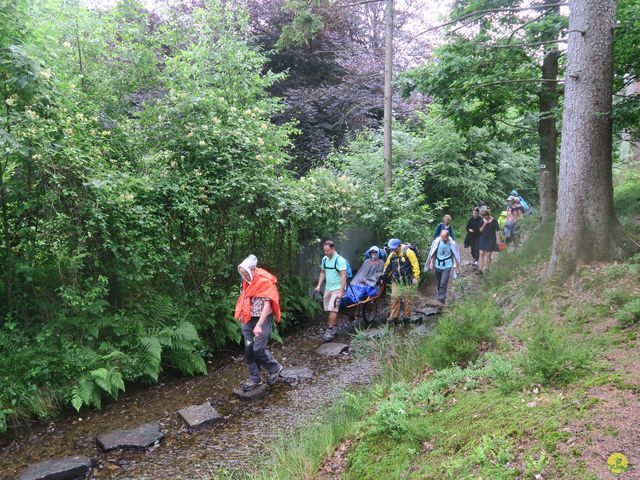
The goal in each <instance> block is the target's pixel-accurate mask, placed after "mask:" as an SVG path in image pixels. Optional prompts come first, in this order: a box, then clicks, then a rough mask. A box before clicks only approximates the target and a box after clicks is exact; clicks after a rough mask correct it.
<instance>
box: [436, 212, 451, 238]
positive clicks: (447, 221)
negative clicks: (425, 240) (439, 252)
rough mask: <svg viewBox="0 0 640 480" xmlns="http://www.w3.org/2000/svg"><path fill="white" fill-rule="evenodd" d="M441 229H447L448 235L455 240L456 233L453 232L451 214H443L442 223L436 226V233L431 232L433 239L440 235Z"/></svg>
mask: <svg viewBox="0 0 640 480" xmlns="http://www.w3.org/2000/svg"><path fill="white" fill-rule="evenodd" d="M442 230H447V231H448V232H449V236H450V237H451V238H452V239H453V240H455V239H456V235H455V233H453V225H451V215H445V216H444V217H442V223H439V224H438V226H437V227H436V233H434V234H433V239H434V240H435V239H436V238H438V237H439V236H440V232H442Z"/></svg>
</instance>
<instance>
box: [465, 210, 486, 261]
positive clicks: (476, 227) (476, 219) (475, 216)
mask: <svg viewBox="0 0 640 480" xmlns="http://www.w3.org/2000/svg"><path fill="white" fill-rule="evenodd" d="M483 223H484V221H483V220H482V217H481V216H480V208H479V207H476V208H474V209H473V213H472V216H471V218H469V220H468V221H467V229H466V230H467V236H466V237H465V239H464V246H465V248H471V256H472V257H473V267H472V268H473V269H474V270H477V269H478V260H480V249H479V247H480V233H481V232H480V227H482V224H483Z"/></svg>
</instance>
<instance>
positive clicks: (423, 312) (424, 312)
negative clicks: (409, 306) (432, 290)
mask: <svg viewBox="0 0 640 480" xmlns="http://www.w3.org/2000/svg"><path fill="white" fill-rule="evenodd" d="M415 313H416V315H420V316H421V317H430V316H432V315H438V314H439V313H440V309H438V308H436V307H424V308H421V309H418V310H416V311H415Z"/></svg>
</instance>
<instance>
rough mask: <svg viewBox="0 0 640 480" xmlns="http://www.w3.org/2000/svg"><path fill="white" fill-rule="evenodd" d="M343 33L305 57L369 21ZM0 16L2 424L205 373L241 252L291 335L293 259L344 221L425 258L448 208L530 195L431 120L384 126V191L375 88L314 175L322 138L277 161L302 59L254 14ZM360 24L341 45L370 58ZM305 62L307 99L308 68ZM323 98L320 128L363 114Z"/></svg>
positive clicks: (433, 109)
mask: <svg viewBox="0 0 640 480" xmlns="http://www.w3.org/2000/svg"><path fill="white" fill-rule="evenodd" d="M293 3H295V2H293ZM293 3H292V5H293ZM267 6H268V5H267ZM252 8H255V5H254V6H253V7H252ZM254 13H255V12H254ZM379 13H380V12H379V10H375V9H374V10H371V15H378V14H379ZM353 18H354V17H353V16H352V17H349V19H348V20H349V21H350V22H352V23H351V24H349V22H347V20H345V22H347V23H345V24H340V23H339V22H338V23H335V24H332V25H331V26H327V27H326V28H328V30H326V29H325V30H324V32H325V33H326V37H325V38H324V42H325V43H320V45H333V46H336V45H338V43H339V42H338V40H339V39H340V38H343V37H344V36H345V35H346V34H347V33H348V32H349V31H350V30H349V28H348V27H347V26H345V25H354V24H361V25H364V24H366V18H367V16H366V15H363V16H361V17H358V18H356V19H355V20H354V19H353ZM375 18H377V17H371V18H370V20H371V19H374V20H375ZM9 19H10V20H11V21H8V20H9ZM0 20H7V21H0V79H1V82H2V83H1V85H2V89H1V91H0V102H1V105H2V109H1V111H0V262H1V264H2V273H1V275H0V276H1V277H2V278H1V281H2V282H1V285H0V350H1V351H2V356H1V357H2V360H1V361H0V427H1V428H0V429H4V428H6V421H5V420H6V418H10V419H12V420H11V421H14V422H15V421H20V420H23V419H25V418H27V417H31V416H41V417H44V416H47V415H50V414H51V413H52V412H54V411H56V410H57V409H59V408H61V407H64V406H67V405H71V406H73V407H75V408H77V409H79V408H81V407H83V406H95V407H99V406H100V405H101V402H102V399H103V397H105V396H116V395H117V394H118V393H119V392H121V391H122V390H123V389H124V388H125V387H126V385H127V383H132V382H154V381H156V380H157V379H158V376H159V375H160V373H161V372H162V371H163V370H166V369H169V370H174V371H178V372H181V373H184V374H189V375H192V374H201V373H204V372H206V356H207V354H208V353H209V352H211V351H212V350H214V349H216V348H220V347H221V346H223V345H225V344H227V343H229V342H233V341H236V340H237V338H238V326H237V324H236V323H235V322H233V321H232V320H231V313H232V310H233V304H234V302H235V297H236V294H237V292H238V286H237V285H238V283H237V282H238V278H237V274H236V272H235V265H237V264H238V263H239V261H240V260H241V259H242V258H243V257H244V256H245V255H246V254H248V253H255V254H256V255H257V256H258V257H259V258H260V262H261V264H262V265H264V266H265V267H266V268H269V269H270V270H272V271H273V272H274V273H276V274H277V275H278V276H279V278H280V291H281V295H282V303H283V311H284V317H285V324H287V323H291V322H293V321H296V320H299V319H304V318H310V317H313V316H315V315H316V314H317V308H318V307H317V306H316V304H315V303H314V302H313V301H312V300H311V299H310V297H309V296H308V285H306V283H305V281H303V280H302V279H301V278H300V277H298V276H297V275H296V274H297V272H298V263H299V258H298V257H299V255H298V254H299V251H300V247H301V246H309V245H311V246H314V245H318V244H319V241H320V239H321V238H326V237H328V236H331V237H337V236H340V235H341V234H344V233H345V232H346V231H348V229H349V228H350V227H352V226H353V225H354V224H356V223H360V224H361V225H363V226H366V227H367V228H370V229H373V230H375V231H376V233H377V234H378V236H379V238H380V240H381V241H382V239H383V238H386V237H389V236H399V237H401V238H403V239H406V240H410V241H413V242H415V243H417V244H418V245H419V246H420V247H421V248H426V246H427V243H428V241H429V239H430V236H431V231H432V226H433V223H434V222H435V221H436V220H437V218H438V217H439V216H440V215H441V214H442V213H444V212H445V211H446V212H449V213H453V214H454V215H456V216H457V218H456V220H457V221H458V220H459V219H461V218H460V217H462V216H463V215H465V216H466V214H468V212H469V210H470V207H472V206H473V205H474V204H476V203H477V202H478V201H479V200H484V201H486V202H488V203H490V204H492V205H495V206H499V205H501V203H502V201H503V200H504V196H505V195H506V194H507V193H508V192H509V191H510V190H511V189H512V188H514V187H515V188H518V189H521V190H523V191H524V192H525V193H527V194H528V193H529V192H534V191H535V186H534V183H535V178H534V176H535V160H534V155H533V154H532V151H531V147H530V146H527V144H526V142H524V141H523V142H521V143H520V144H518V145H516V146H512V145H510V144H508V143H506V142H505V141H504V138H499V136H497V135H496V131H495V129H493V128H491V127H490V126H482V125H480V126H476V127H474V128H470V129H468V130H467V131H464V132H459V131H456V129H455V128H454V125H455V119H453V118H451V116H450V115H449V113H448V112H447V111H446V110H445V109H444V108H443V107H441V106H439V105H431V106H430V107H429V108H428V109H426V111H425V112H415V113H414V114H413V115H410V116H404V117H405V119H404V120H402V121H401V120H399V119H398V121H397V122H396V123H397V125H396V130H395V134H394V135H395V137H394V142H395V160H394V161H395V165H394V168H395V171H394V175H395V183H394V186H393V189H392V192H391V194H390V195H389V196H388V197H386V198H385V197H384V195H383V193H382V184H381V181H382V180H381V178H382V174H381V172H382V157H383V155H382V135H381V133H380V132H379V131H378V129H377V126H376V123H375V122H373V123H371V124H370V123H368V121H365V117H366V118H369V119H371V118H376V115H377V114H378V113H379V112H377V110H376V109H377V108H378V107H377V106H375V107H374V103H375V102H374V101H373V99H374V98H375V95H376V93H375V92H377V91H378V90H379V87H380V85H379V83H375V84H372V85H371V89H370V90H367V91H366V92H365V93H364V94H363V95H364V97H366V98H362V99H361V100H363V101H364V100H366V102H365V103H366V105H367V107H366V108H365V109H364V110H362V109H361V110H360V111H359V112H360V113H359V115H364V117H360V118H361V119H362V122H360V120H357V119H355V118H352V123H350V124H349V125H351V127H354V128H355V125H356V124H357V125H358V128H363V127H365V126H367V125H369V126H372V127H373V128H372V129H371V130H362V131H361V133H359V134H358V135H354V136H353V140H351V141H349V142H347V141H346V138H347V135H346V132H347V131H348V130H349V128H351V127H347V126H344V128H343V126H340V128H339V131H340V132H341V133H340V135H343V136H342V137H341V139H342V140H344V141H345V146H344V147H342V148H340V149H337V150H336V149H334V150H333V151H332V153H331V154H330V155H329V157H328V159H327V160H326V161H325V160H324V154H325V153H324V152H325V151H326V150H328V148H329V147H327V145H325V144H324V143H323V144H322V145H324V146H322V148H320V149H317V148H316V147H318V145H317V144H314V145H310V146H309V148H308V150H307V151H300V149H304V148H305V147H304V145H305V144H304V142H303V143H298V144H297V145H296V147H297V150H296V149H294V148H293V147H294V142H295V141H296V139H297V138H299V137H298V136H297V135H298V134H299V133H300V129H304V130H305V131H304V132H303V133H305V134H309V129H313V128H316V127H317V122H316V120H318V118H316V120H314V121H313V122H312V121H310V120H309V122H307V124H305V120H304V119H303V121H301V122H300V123H296V122H295V121H293V120H292V121H289V119H294V120H295V118H296V115H292V114H291V111H289V112H288V113H287V112H286V108H287V106H286V105H289V107H291V105H292V101H293V103H295V97H296V95H298V96H305V95H307V93H308V92H309V91H310V90H307V89H305V88H303V87H301V86H300V84H298V85H297V86H295V85H293V84H287V83H286V78H287V77H286V72H285V71H284V70H286V68H284V67H285V66H286V62H285V61H284V60H285V59H286V60H287V61H292V62H293V63H294V64H296V65H298V66H300V63H296V60H295V58H298V59H300V58H304V57H305V55H304V49H300V50H299V49H298V47H296V48H295V49H294V48H293V47H292V48H291V49H289V50H288V52H289V53H286V52H287V50H286V49H284V50H279V51H278V52H279V53H277V54H276V53H274V52H265V51H263V50H261V49H260V48H259V47H257V46H256V45H259V44H263V45H264V43H265V40H264V38H261V39H257V38H256V37H255V36H253V33H249V32H254V31H255V28H256V24H255V17H252V10H251V9H248V10H247V11H245V10H242V9H239V8H236V7H231V6H229V5H228V4H227V3H226V2H218V1H216V0H211V1H208V2H204V3H203V5H202V6H199V7H191V6H190V7H188V8H187V7H186V6H185V5H181V6H179V7H176V8H173V9H168V10H167V11H164V12H163V14H162V15H159V14H156V13H152V12H149V11H147V10H145V9H144V8H143V7H142V5H141V4H140V3H138V2H136V1H134V0H127V1H121V2H119V3H117V5H116V6H115V7H114V8H111V9H107V10H91V9H87V8H84V7H82V6H79V5H77V4H74V5H72V4H69V3H68V2H62V1H59V0H40V1H37V2H28V1H26V0H24V1H14V2H5V3H3V4H2V7H0ZM371 21H372V22H373V20H371ZM376 21H377V20H376ZM252 22H253V23H252ZM353 22H355V23H353ZM358 22H360V23H358ZM275 23H276V24H277V26H278V28H276V31H277V32H279V31H280V30H282V28H284V22H280V23H278V22H275ZM376 25H377V26H376V27H375V28H373V26H371V28H370V29H369V30H367V29H365V28H364V27H363V29H362V30H358V31H359V32H360V34H362V35H363V36H366V35H370V38H369V37H368V39H366V40H358V41H356V40H354V43H353V44H351V46H350V48H353V49H356V50H357V48H356V47H357V44H358V45H361V46H362V49H363V51H364V52H365V53H366V52H368V53H366V55H365V57H367V55H370V57H367V58H369V59H373V58H374V57H375V58H376V62H379V60H380V59H379V58H378V57H376V54H377V53H376V52H378V51H377V50H375V48H373V47H371V45H373V46H375V45H379V44H380V42H381V39H382V37H379V36H378V37H376V35H378V34H379V33H380V31H379V30H380V24H379V22H378V23H377V24H376ZM331 32H333V33H331ZM254 33H255V32H254ZM329 33H331V35H330V34H329ZM365 34H366V35H365ZM359 42H360V43H359ZM376 42H378V43H376ZM366 45H368V46H366ZM349 51H354V50H349ZM378 53H379V52H378ZM287 55H291V57H287ZM285 57H286V58H285ZM278 58H280V59H282V60H283V63H282V64H281V68H278V71H279V72H281V73H274V72H273V71H272V70H271V68H270V67H272V66H274V65H275V64H276V63H277V59H278ZM347 58H348V55H347V54H346V53H345V55H344V57H340V59H339V61H338V60H336V61H335V62H333V65H334V67H335V69H336V70H335V71H336V72H337V71H340V70H341V69H342V68H343V66H344V63H341V62H346V59H347ZM363 58H364V57H363ZM292 59H293V60H292ZM305 62H306V60H305ZM376 62H372V63H371V64H367V65H366V66H363V65H360V67H362V68H361V69H360V70H358V71H359V72H363V71H367V69H369V68H371V69H373V70H375V69H376V68H377V66H376V65H378V63H376ZM330 63H331V62H330ZM305 65H306V67H305V68H308V69H309V70H305V71H306V72H307V75H308V76H309V77H310V78H311V77H314V76H315V77H318V78H314V79H313V82H316V83H318V84H322V81H321V80H319V78H320V77H321V76H322V73H323V71H322V70H323V68H324V67H323V65H325V63H323V62H320V63H318V64H315V63H305ZM360 67H358V68H360ZM301 68H302V66H301ZM293 73H294V74H295V72H293ZM338 76H340V75H338ZM363 78H365V77H363ZM361 81H363V82H365V83H366V81H365V80H361ZM313 82H312V83H313ZM338 83H339V84H340V85H338V84H335V85H334V87H336V88H328V89H327V90H323V89H320V90H317V91H320V92H328V93H327V95H328V97H327V98H326V99H325V100H326V101H328V102H329V103H331V102H333V104H332V105H334V106H331V107H330V108H328V110H331V112H328V113H326V114H327V115H330V116H331V115H333V116H336V115H337V117H335V118H338V117H340V115H341V114H340V113H336V112H339V111H340V109H341V108H346V110H348V111H353V112H355V111H356V110H357V109H358V108H361V107H362V103H361V102H360V101H359V100H358V99H353V98H351V97H350V95H351V94H350V93H348V92H354V91H360V90H361V88H360V86H359V85H362V84H361V83H358V84H351V83H349V82H338ZM343 88H344V89H345V90H341V89H343ZM278 92H280V93H283V94H284V95H285V96H286V95H289V96H288V97H287V98H285V99H284V100H283V99H281V98H280V97H279V95H274V93H278ZM331 92H333V93H331ZM336 92H337V93H336ZM340 92H342V93H340ZM333 94H336V95H335V96H334V97H331V95H333ZM343 94H344V95H343ZM329 97H331V98H334V100H335V101H334V100H331V99H330V98H329ZM346 98H351V100H353V102H352V103H348V102H347V103H344V102H343V100H344V99H346ZM285 100H286V102H285ZM351 100H349V102H351ZM323 105H325V104H321V103H318V104H317V105H316V106H315V107H313V108H317V109H319V110H323V111H324V109H325V106H323ZM365 110H366V111H365ZM376 112H377V113H376ZM343 113H344V112H343ZM370 114H371V116H369V115H370ZM354 115H355V113H354ZM314 118H315V117H314ZM505 128H506V127H505ZM336 131H338V130H336ZM334 133H335V132H334ZM331 135H333V133H332V134H331ZM513 137H514V135H511V136H510V138H513ZM505 138H507V137H505ZM311 143H313V142H311ZM321 143H322V142H321ZM329 143H331V142H329ZM338 143H339V142H338ZM292 152H293V154H292ZM294 154H295V155H297V156H295V157H294ZM309 158H313V159H314V161H313V162H310V161H308V159H309ZM314 164H315V165H317V166H316V167H313V168H311V166H312V165H314ZM301 166H304V168H299V167H301ZM301 172H304V175H301ZM318 259H319V258H314V259H311V261H317V260H318Z"/></svg>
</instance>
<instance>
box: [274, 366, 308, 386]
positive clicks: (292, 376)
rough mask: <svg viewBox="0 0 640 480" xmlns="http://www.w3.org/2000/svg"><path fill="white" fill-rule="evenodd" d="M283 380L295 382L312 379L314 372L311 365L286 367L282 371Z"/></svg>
mask: <svg viewBox="0 0 640 480" xmlns="http://www.w3.org/2000/svg"><path fill="white" fill-rule="evenodd" d="M280 378H282V381H283V382H287V383H294V382H299V381H300V380H311V379H312V378H313V372H312V371H311V369H310V368H309V367H285V368H283V369H282V371H281V372H280Z"/></svg>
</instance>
